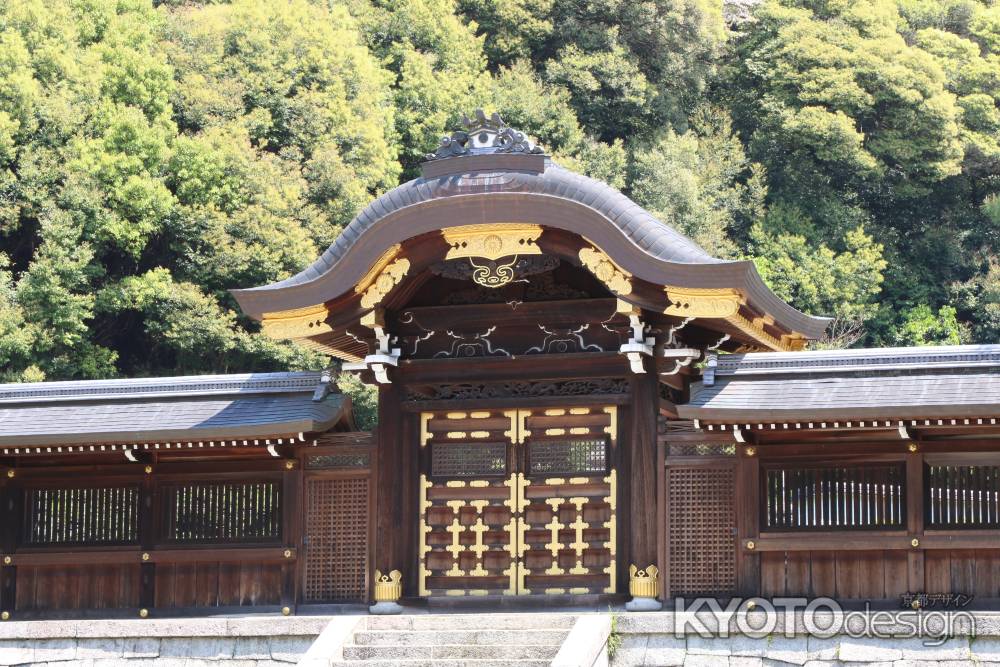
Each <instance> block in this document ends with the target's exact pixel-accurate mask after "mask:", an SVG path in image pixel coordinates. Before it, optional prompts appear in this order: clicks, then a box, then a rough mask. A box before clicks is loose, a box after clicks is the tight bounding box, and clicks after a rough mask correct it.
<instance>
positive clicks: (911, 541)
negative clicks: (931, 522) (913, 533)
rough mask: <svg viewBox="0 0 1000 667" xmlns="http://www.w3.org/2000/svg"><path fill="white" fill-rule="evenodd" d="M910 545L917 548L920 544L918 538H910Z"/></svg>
mask: <svg viewBox="0 0 1000 667" xmlns="http://www.w3.org/2000/svg"><path fill="white" fill-rule="evenodd" d="M910 546H911V547H913V548H914V549H915V548H917V547H919V546H920V540H918V539H917V538H915V537H914V538H913V539H912V540H910Z"/></svg>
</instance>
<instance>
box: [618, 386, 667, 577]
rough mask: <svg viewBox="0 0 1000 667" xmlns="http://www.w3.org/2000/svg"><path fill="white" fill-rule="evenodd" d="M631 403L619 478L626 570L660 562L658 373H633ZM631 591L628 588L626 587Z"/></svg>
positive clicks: (623, 562)
mask: <svg viewBox="0 0 1000 667" xmlns="http://www.w3.org/2000/svg"><path fill="white" fill-rule="evenodd" d="M630 385H631V386H630V389H631V401H630V403H631V405H630V406H629V407H630V409H629V413H630V414H629V415H628V422H627V423H626V425H625V429H623V430H624V431H625V432H627V434H628V437H627V438H626V441H625V443H623V444H624V446H625V453H626V456H625V457H624V458H625V459H626V460H627V462H628V466H627V469H626V471H625V473H626V474H623V475H622V476H621V477H620V482H619V483H620V484H621V485H622V486H623V487H625V488H626V489H627V491H626V493H627V494H628V513H629V514H628V523H627V524H625V523H623V524H620V525H622V528H621V530H623V531H625V532H626V540H627V544H628V549H627V552H628V553H627V556H626V557H627V560H624V559H623V560H622V561H621V569H622V570H623V571H625V572H626V577H625V581H628V577H627V570H628V566H629V565H630V564H635V565H636V566H637V567H639V568H640V569H642V568H646V567H648V566H649V565H654V564H656V563H657V548H656V543H657V525H656V520H657V498H656V480H657V477H658V474H657V470H656V447H657V443H656V419H657V415H658V414H659V403H660V395H659V379H658V378H657V375H656V373H651V372H647V373H642V374H637V375H633V376H632V378H631V380H630ZM625 590H626V591H627V590H628V589H627V588H626V589H625Z"/></svg>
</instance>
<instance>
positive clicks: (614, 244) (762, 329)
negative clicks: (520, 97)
mask: <svg viewBox="0 0 1000 667" xmlns="http://www.w3.org/2000/svg"><path fill="white" fill-rule="evenodd" d="M467 126H468V128H469V129H468V131H462V132H456V133H454V134H453V135H452V136H451V137H446V138H445V139H444V140H443V141H442V146H441V148H440V149H439V150H438V151H437V153H435V154H433V155H431V156H428V158H429V159H428V161H427V162H425V163H424V165H423V168H422V175H421V176H420V177H419V178H416V179H414V180H412V181H409V182H407V183H404V184H402V185H400V186H399V187H397V188H395V189H393V190H391V191H389V192H387V193H386V194H384V195H382V196H381V197H379V198H378V199H376V200H375V201H373V202H372V203H371V204H370V205H368V206H367V207H366V208H365V209H364V210H363V211H362V212H361V213H360V214H359V215H358V216H357V217H356V218H355V219H354V220H353V221H352V222H351V223H350V224H349V225H348V226H347V227H346V228H345V229H344V231H343V233H342V234H341V235H340V237H339V238H338V239H337V240H336V241H335V242H334V243H333V245H331V246H330V248H329V249H328V250H327V251H326V252H324V253H323V255H322V256H321V257H320V258H319V259H317V260H316V261H315V262H314V263H313V264H312V265H310V266H309V267H308V268H306V269H305V270H304V271H302V272H301V273H299V274H297V275H295V276H292V277H290V278H288V279H286V280H282V281H280V282H277V283H274V284H271V285H266V286H263V287H255V288H251V289H240V290H234V291H233V294H234V295H235V297H236V299H237V300H238V302H239V304H240V306H241V308H242V309H243V310H244V312H245V313H247V314H248V315H250V316H251V317H254V318H256V319H258V320H263V321H264V323H265V330H267V329H268V324H271V325H272V326H271V327H270V329H271V331H270V332H271V333H272V335H276V337H292V338H298V339H300V340H305V339H308V338H311V337H312V336H309V335H304V334H307V333H308V332H304V331H303V329H302V325H303V322H302V321H300V320H302V319H303V318H305V319H307V320H310V321H311V322H312V323H313V324H314V325H317V326H316V332H320V330H325V331H330V329H329V328H328V327H324V326H322V324H321V322H322V321H326V320H329V319H331V317H330V316H331V314H335V313H337V312H340V311H344V310H350V309H351V308H352V306H353V309H354V310H356V311H358V312H362V311H364V310H369V309H370V307H371V301H372V299H371V298H369V299H368V300H367V302H366V301H365V300H364V299H360V304H361V305H360V308H358V307H357V306H356V305H354V304H352V303H349V302H348V301H347V300H345V298H344V297H345V295H348V294H352V293H353V294H359V295H363V293H364V292H365V291H366V290H369V289H373V287H372V286H373V285H376V283H378V281H379V280H380V279H381V282H382V285H381V288H379V289H378V291H379V293H380V294H379V297H381V296H384V295H385V293H386V292H387V291H390V290H391V289H393V288H394V286H395V285H397V284H399V283H400V282H401V278H402V275H406V274H407V272H408V271H409V272H411V273H412V272H413V271H412V269H415V268H420V267H416V266H411V264H410V262H411V261H413V262H415V263H416V262H417V261H418V259H416V258H413V259H412V260H411V259H407V260H405V261H406V265H405V267H400V266H398V265H397V266H395V267H392V266H390V265H391V264H393V263H394V262H397V258H400V257H410V256H411V255H417V256H419V255H420V253H409V254H408V253H407V251H406V250H405V249H404V246H405V245H406V244H407V243H408V242H411V241H412V240H413V239H416V238H417V237H422V236H425V235H432V236H437V238H438V239H439V240H443V241H445V243H439V246H440V248H442V249H447V248H448V247H455V242H454V239H453V237H452V236H449V232H451V233H452V235H455V234H461V233H463V232H462V230H468V229H472V228H473V226H479V227H475V228H477V229H502V228H504V226H512V227H513V226H520V227H525V226H531V227H537V228H540V230H541V238H537V237H536V238H534V239H530V240H529V242H534V241H537V243H538V245H539V246H542V247H544V246H545V241H546V231H549V233H550V234H557V233H559V232H560V231H561V232H562V233H563V235H564V236H565V233H568V234H571V235H576V236H578V237H580V238H581V240H582V243H583V245H585V246H587V247H586V248H582V247H581V248H580V249H579V251H578V255H576V254H575V255H574V256H572V257H570V258H569V259H571V260H573V261H575V263H577V264H582V265H583V266H586V267H587V268H588V269H590V270H591V271H592V272H594V273H595V275H597V276H598V277H599V278H601V280H602V281H604V282H605V283H606V284H608V285H609V288H610V289H611V291H612V292H613V293H615V294H616V295H617V296H618V297H619V298H622V299H624V300H626V301H631V302H632V303H634V304H635V305H638V306H641V307H643V308H647V309H655V310H657V311H659V312H663V313H666V314H669V315H677V316H690V317H697V318H708V319H712V318H717V319H719V320H720V322H722V321H725V323H726V324H724V326H723V327H722V329H721V330H729V331H734V332H736V335H741V336H743V337H744V338H746V339H748V340H752V341H754V342H756V343H757V344H759V345H760V346H762V347H765V348H770V349H776V350H778V349H795V348H797V347H800V346H801V344H802V343H803V342H804V341H805V340H806V339H812V338H818V337H819V336H821V335H822V333H823V331H824V329H825V328H826V326H827V324H828V320H827V319H825V318H818V317H810V316H808V315H805V314H803V313H801V312H799V311H797V310H795V309H794V308H792V307H791V306H789V305H788V304H787V303H785V302H784V301H782V300H781V299H779V298H778V297H777V296H775V295H774V293H773V292H771V290H770V289H769V288H768V287H767V286H766V285H765V284H764V283H763V281H762V280H761V278H760V275H759V274H758V273H757V271H756V269H755V268H754V266H753V264H752V263H751V262H748V261H724V260H720V259H717V258H715V257H712V256H711V255H709V254H708V253H707V252H705V251H704V250H703V249H702V248H701V247H699V246H698V245H697V244H696V243H695V242H694V241H692V240H691V239H689V238H687V237H686V236H684V235H683V234H681V233H679V232H678V231H677V230H675V229H673V228H671V227H670V226H669V225H667V224H664V223H663V222H662V221H660V220H659V219H657V218H656V217H654V216H653V215H652V214H651V213H649V212H648V211H646V210H645V209H643V208H642V207H641V206H639V205H638V204H636V203H635V202H633V201H632V200H631V199H629V198H628V197H626V196H625V195H623V194H622V193H621V192H618V191H617V190H615V189H614V188H612V187H610V186H608V185H607V184H605V183H602V182H600V181H597V180H594V179H592V178H588V177H586V176H583V175H581V174H577V173H574V172H572V171H570V170H568V169H565V168H563V167H560V166H559V165H558V164H556V163H555V162H553V161H552V160H551V159H550V158H548V157H547V156H545V155H544V154H542V152H541V150H540V149H539V148H537V147H535V146H534V145H532V144H531V143H530V142H529V141H528V140H527V139H526V138H525V137H524V135H523V134H521V133H519V132H516V131H514V130H511V129H510V128H508V127H506V126H505V125H504V124H503V122H502V121H501V120H500V119H499V117H498V116H496V115H495V114H494V116H493V118H491V119H487V118H486V117H485V116H484V115H482V114H481V112H480V113H479V120H478V123H476V122H475V121H468V119H467ZM486 226H488V227H486ZM442 237H443V238H442ZM550 245H558V244H550ZM563 245H565V244H563ZM559 247H560V248H562V247H563V246H559ZM546 252H549V250H546ZM435 259H440V257H437V258H435ZM397 264H398V262H397ZM386 271H389V272H390V276H389V277H390V280H389V281H386V280H385V279H384V278H383V276H382V274H383V273H385V272H386ZM601 274H603V275H601ZM623 281H624V282H623ZM389 283H391V284H389ZM638 283H642V288H641V289H634V288H636V287H638ZM324 304H326V306H325V307H324ZM334 319H335V318H334ZM306 342H308V340H306ZM331 351H333V352H335V353H336V350H335V349H332V350H331ZM346 356H349V355H346Z"/></svg>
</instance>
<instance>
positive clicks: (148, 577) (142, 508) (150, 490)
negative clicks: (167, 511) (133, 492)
mask: <svg viewBox="0 0 1000 667" xmlns="http://www.w3.org/2000/svg"><path fill="white" fill-rule="evenodd" d="M159 510H160V508H159V506H158V503H157V497H156V480H155V478H154V477H153V466H151V465H148V464H146V465H144V466H143V477H142V483H141V484H140V485H139V548H140V549H142V551H143V553H148V552H149V551H150V550H151V549H153V547H155V546H156V539H157V534H158V532H159V525H160V517H159V514H160V512H159ZM155 606H156V565H155V564H154V563H152V562H146V561H145V560H143V562H142V563H141V564H140V565H139V607H140V608H142V609H145V610H147V611H149V612H152V610H153V607H155Z"/></svg>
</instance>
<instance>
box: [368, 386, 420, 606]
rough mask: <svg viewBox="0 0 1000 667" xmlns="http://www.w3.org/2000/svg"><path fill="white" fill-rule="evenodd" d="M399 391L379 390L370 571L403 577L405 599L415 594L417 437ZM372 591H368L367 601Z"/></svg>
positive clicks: (386, 388) (396, 389) (401, 390)
mask: <svg viewBox="0 0 1000 667" xmlns="http://www.w3.org/2000/svg"><path fill="white" fill-rule="evenodd" d="M402 395H403V387H402V386H401V385H398V384H383V385H379V392H378V436H377V447H378V450H377V460H378V472H377V476H376V480H375V484H376V489H375V498H376V501H375V517H374V520H375V545H374V549H373V550H372V553H373V555H374V558H373V560H374V567H375V568H376V569H378V570H381V571H382V572H383V573H387V572H390V571H392V570H399V571H400V572H402V573H403V595H404V596H413V595H416V591H417V583H416V582H417V571H416V568H417V562H416V558H415V554H416V544H415V539H416V532H417V530H416V529H417V514H416V498H417V495H416V494H417V482H418V480H417V471H416V459H417V448H418V447H419V445H418V443H417V438H416V436H415V434H414V433H412V430H413V429H412V424H411V421H412V420H411V419H409V415H407V414H405V413H404V412H403V410H402ZM370 595H371V591H369V596H370Z"/></svg>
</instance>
